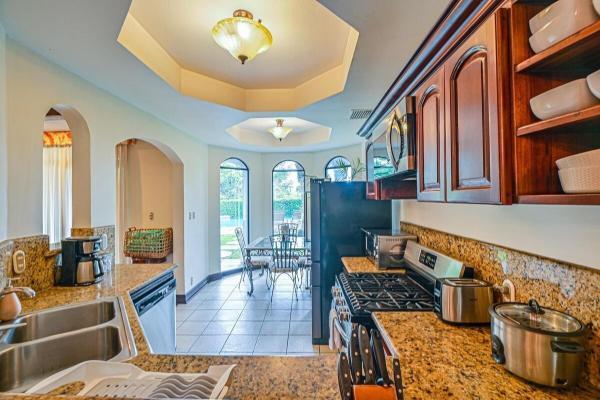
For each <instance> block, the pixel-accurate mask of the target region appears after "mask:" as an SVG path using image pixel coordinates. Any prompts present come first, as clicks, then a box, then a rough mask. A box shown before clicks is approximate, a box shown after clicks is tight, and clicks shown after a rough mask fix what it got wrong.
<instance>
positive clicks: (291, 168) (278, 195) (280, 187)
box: [272, 160, 304, 236]
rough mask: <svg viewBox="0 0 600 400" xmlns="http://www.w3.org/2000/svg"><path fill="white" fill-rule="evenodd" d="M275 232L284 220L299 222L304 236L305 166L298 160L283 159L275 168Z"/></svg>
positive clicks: (273, 186) (300, 232)
mask: <svg viewBox="0 0 600 400" xmlns="http://www.w3.org/2000/svg"><path fill="white" fill-rule="evenodd" d="M272 189H273V206H272V210H273V232H277V227H278V226H279V224H281V223H282V222H294V223H296V224H298V235H299V236H304V168H303V167H302V165H300V164H299V163H297V162H296V161H289V160H288V161H282V162H280V163H279V164H277V165H275V167H274V168H273V179H272Z"/></svg>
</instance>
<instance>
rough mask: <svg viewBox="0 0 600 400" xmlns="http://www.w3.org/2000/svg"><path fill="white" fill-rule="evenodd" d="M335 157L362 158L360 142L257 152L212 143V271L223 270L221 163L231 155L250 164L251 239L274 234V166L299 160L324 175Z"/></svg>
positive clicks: (309, 172) (308, 169)
mask: <svg viewBox="0 0 600 400" xmlns="http://www.w3.org/2000/svg"><path fill="white" fill-rule="evenodd" d="M335 156H344V157H346V158H348V159H350V160H354V159H356V158H361V159H363V158H364V157H363V151H362V146H361V145H356V146H349V147H343V148H339V149H333V150H326V151H320V152H314V153H255V152H247V151H241V150H235V149H226V148H222V147H214V146H209V150H208V204H209V206H208V222H209V226H210V229H209V238H208V251H209V263H210V271H211V273H214V272H218V271H219V270H220V240H219V166H220V165H221V163H222V162H223V161H225V160H226V159H227V158H230V157H236V158H239V159H240V160H242V161H244V162H245V163H246V165H248V169H249V176H250V198H249V202H250V238H246V240H253V239H256V238H257V237H260V236H265V235H270V234H271V201H272V190H271V174H272V172H273V167H274V166H275V165H276V164H278V163H279V162H281V161H285V160H293V161H297V162H299V163H300V164H302V166H303V167H304V169H305V171H306V175H311V176H317V177H320V178H322V177H323V176H324V174H325V165H326V164H327V162H328V161H329V160H331V159H332V158H333V157H335ZM213 227H214V228H213Z"/></svg>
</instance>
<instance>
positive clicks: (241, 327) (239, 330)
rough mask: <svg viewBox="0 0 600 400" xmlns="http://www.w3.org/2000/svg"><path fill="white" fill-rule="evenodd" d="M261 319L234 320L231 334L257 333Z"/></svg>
mask: <svg viewBox="0 0 600 400" xmlns="http://www.w3.org/2000/svg"><path fill="white" fill-rule="evenodd" d="M262 324H263V322H262V321H240V320H238V322H236V324H235V326H234V327H233V330H232V331H231V334H232V335H258V334H259V332H260V328H261V326H262Z"/></svg>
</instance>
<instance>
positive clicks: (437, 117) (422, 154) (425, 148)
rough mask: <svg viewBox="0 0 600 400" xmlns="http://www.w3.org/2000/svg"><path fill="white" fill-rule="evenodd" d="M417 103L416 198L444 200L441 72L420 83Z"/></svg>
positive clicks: (442, 90) (442, 79) (442, 72)
mask: <svg viewBox="0 0 600 400" xmlns="http://www.w3.org/2000/svg"><path fill="white" fill-rule="evenodd" d="M416 101H417V159H418V167H417V198H418V199H419V200H422V201H444V200H445V170H444V158H445V156H444V141H445V138H444V124H445V121H444V101H445V100H444V69H443V68H441V69H440V70H438V71H437V72H436V73H434V74H433V75H432V76H431V78H429V79H428V80H427V81H426V82H424V83H423V85H422V86H421V88H420V89H419V90H418V91H417V93H416Z"/></svg>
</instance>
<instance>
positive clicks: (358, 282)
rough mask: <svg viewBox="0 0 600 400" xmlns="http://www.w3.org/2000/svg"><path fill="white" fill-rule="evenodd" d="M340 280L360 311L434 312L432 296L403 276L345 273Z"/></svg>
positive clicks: (356, 308)
mask: <svg viewBox="0 0 600 400" xmlns="http://www.w3.org/2000/svg"><path fill="white" fill-rule="evenodd" d="M340 281H341V283H342V287H343V289H344V292H345V293H346V295H347V297H348V299H349V300H350V304H351V306H352V308H353V309H354V310H355V311H357V312H372V311H419V310H421V311H430V310H432V309H433V300H432V296H431V294H430V293H428V292H427V291H426V290H425V289H423V288H422V287H421V286H420V285H419V284H417V283H416V282H414V281H413V280H411V279H410V278H408V277H406V276H404V275H400V274H368V273H358V274H341V275H340Z"/></svg>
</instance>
